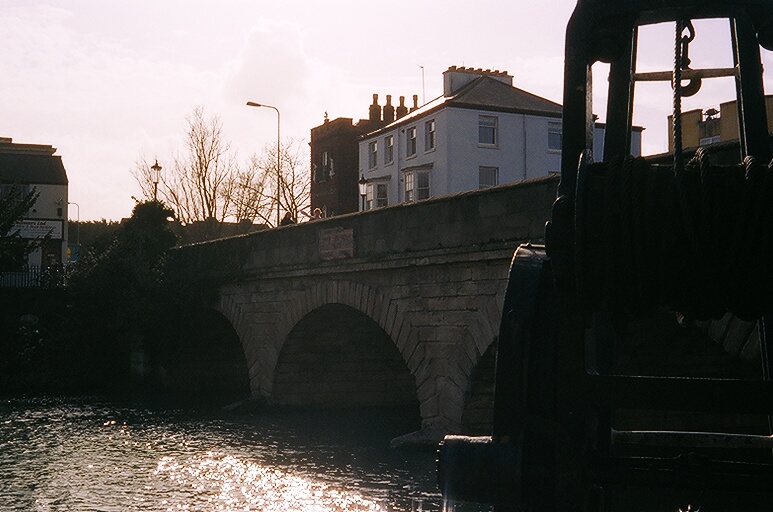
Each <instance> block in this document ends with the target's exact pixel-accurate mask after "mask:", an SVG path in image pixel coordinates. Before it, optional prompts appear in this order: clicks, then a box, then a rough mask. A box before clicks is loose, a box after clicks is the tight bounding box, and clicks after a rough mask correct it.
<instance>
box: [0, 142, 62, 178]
mask: <svg viewBox="0 0 773 512" xmlns="http://www.w3.org/2000/svg"><path fill="white" fill-rule="evenodd" d="M55 152H56V148H53V147H51V146H46V145H39V144H14V143H12V142H10V141H9V139H0V182H2V183H24V184H31V185H38V184H40V185H67V171H65V169H64V164H62V157H61V156H59V155H54V153H55Z"/></svg>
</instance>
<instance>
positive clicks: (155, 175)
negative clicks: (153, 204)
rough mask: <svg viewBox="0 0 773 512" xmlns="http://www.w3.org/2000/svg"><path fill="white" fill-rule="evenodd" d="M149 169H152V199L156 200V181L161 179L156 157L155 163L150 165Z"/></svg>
mask: <svg viewBox="0 0 773 512" xmlns="http://www.w3.org/2000/svg"><path fill="white" fill-rule="evenodd" d="M150 170H151V171H153V200H154V201H157V200H158V182H159V180H160V179H161V166H160V165H158V158H156V163H154V164H153V165H151V166H150Z"/></svg>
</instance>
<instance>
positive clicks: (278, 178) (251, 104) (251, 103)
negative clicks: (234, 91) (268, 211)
mask: <svg viewBox="0 0 773 512" xmlns="http://www.w3.org/2000/svg"><path fill="white" fill-rule="evenodd" d="M247 106H248V107H265V108H273V109H274V110H276V225H277V226H279V198H280V195H279V190H280V189H281V188H282V172H281V170H282V160H281V153H280V146H279V144H280V138H279V126H280V121H279V109H278V108H276V107H274V106H271V105H264V104H262V103H255V102H254V101H248V102H247Z"/></svg>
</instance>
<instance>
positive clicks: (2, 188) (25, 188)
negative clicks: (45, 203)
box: [0, 183, 30, 202]
mask: <svg viewBox="0 0 773 512" xmlns="http://www.w3.org/2000/svg"><path fill="white" fill-rule="evenodd" d="M29 193H30V186H29V185H27V184H24V185H22V184H18V183H3V184H0V199H3V198H6V197H8V196H12V195H15V199H14V201H16V202H20V201H21V200H22V199H24V198H25V197H27V196H28V195H29Z"/></svg>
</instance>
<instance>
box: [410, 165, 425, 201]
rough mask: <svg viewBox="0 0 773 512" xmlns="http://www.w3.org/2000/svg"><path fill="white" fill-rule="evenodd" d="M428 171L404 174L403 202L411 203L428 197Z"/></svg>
mask: <svg viewBox="0 0 773 512" xmlns="http://www.w3.org/2000/svg"><path fill="white" fill-rule="evenodd" d="M429 192H430V191H429V171H410V172H406V173H405V202H406V203H412V202H414V201H420V200H422V199H427V198H428V197H429V195H430V194H429Z"/></svg>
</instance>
